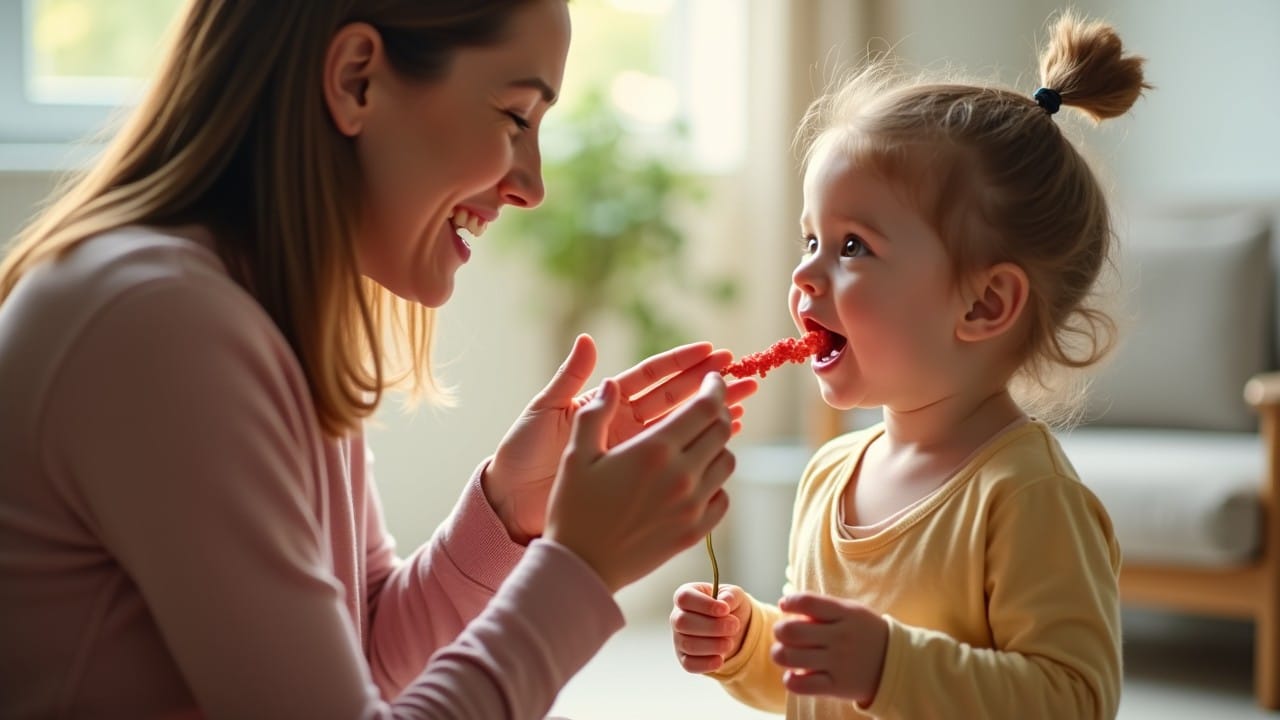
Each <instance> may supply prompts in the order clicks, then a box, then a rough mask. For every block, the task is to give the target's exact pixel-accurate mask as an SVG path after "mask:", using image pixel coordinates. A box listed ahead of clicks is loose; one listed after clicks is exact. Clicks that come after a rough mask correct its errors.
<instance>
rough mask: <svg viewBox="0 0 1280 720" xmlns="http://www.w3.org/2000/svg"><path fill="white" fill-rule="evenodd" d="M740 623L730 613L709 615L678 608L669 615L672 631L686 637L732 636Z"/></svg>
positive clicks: (739, 627) (739, 626)
mask: <svg viewBox="0 0 1280 720" xmlns="http://www.w3.org/2000/svg"><path fill="white" fill-rule="evenodd" d="M741 625H742V623H741V621H739V620H738V618H736V617H734V616H732V615H725V616H723V617H710V616H707V615H703V614H701V613H691V612H683V611H680V610H676V611H675V612H674V613H672V615H671V629H672V631H674V632H675V634H676V635H677V636H685V637H688V638H732V637H735V636H736V635H737V634H738V630H739V629H741Z"/></svg>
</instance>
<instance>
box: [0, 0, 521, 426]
mask: <svg viewBox="0 0 1280 720" xmlns="http://www.w3.org/2000/svg"><path fill="white" fill-rule="evenodd" d="M529 1H530V0H433V1H432V2H421V1H416V0H272V1H271V2H256V1H255V0H192V2H191V3H190V4H189V5H188V6H187V8H186V10H185V13H184V14H183V16H182V18H181V20H180V21H178V22H177V23H176V24H175V25H174V27H173V30H172V31H171V33H170V37H169V40H168V44H167V50H166V52H165V54H164V60H163V63H162V64H161V66H160V68H159V70H158V72H157V73H156V76H155V78H154V80H153V82H152V84H151V87H150V90H149V91H148V93H147V94H146V96H145V98H144V99H143V100H142V102H141V103H140V104H139V105H138V106H137V107H136V108H135V109H134V110H133V111H132V113H131V114H130V115H129V117H128V119H127V121H126V122H125V123H124V125H123V126H122V128H121V129H120V130H119V132H118V133H117V134H116V135H115V137H114V139H113V140H112V141H111V142H110V144H109V145H108V146H107V148H106V150H105V151H104V154H103V157H102V158H101V159H100V160H99V161H98V162H97V163H96V164H95V165H94V167H92V168H91V169H90V170H89V171H88V172H86V173H84V174H83V175H81V176H79V177H76V178H73V179H71V180H70V181H69V182H67V183H64V185H63V187H61V188H60V189H59V190H58V191H57V193H56V196H57V199H56V200H55V201H54V202H53V203H52V204H51V205H49V207H48V208H47V209H46V210H45V211H44V212H43V213H42V214H41V215H40V216H38V217H37V218H36V219H35V220H34V221H32V223H31V224H30V225H28V226H27V227H26V228H24V229H23V230H22V232H21V233H20V234H19V235H18V237H17V239H16V242H15V243H14V245H13V246H12V247H11V248H10V251H9V252H8V254H7V256H6V257H5V258H4V260H3V262H0V302H3V301H4V299H5V298H7V297H8V295H9V293H10V292H12V290H13V288H14V286H15V285H16V284H17V283H18V281H19V280H20V279H21V278H22V277H23V276H24V275H25V274H26V273H27V271H29V270H30V269H31V268H32V267H33V266H35V265H37V264H39V263H43V262H46V261H49V260H54V259H56V258H59V257H61V256H62V255H64V254H65V253H67V252H68V251H69V250H70V249H72V248H73V247H75V246H76V245H77V244H78V243H80V242H81V241H83V240H85V239H87V238H90V237H92V236H94V235H97V234H99V233H103V232H105V231H108V230H112V229H115V228H119V227H122V226H125V225H133V224H148V225H158V226H174V225H181V224H188V223H198V224H202V225H205V226H207V227H209V228H210V229H211V230H212V231H213V233H214V236H215V238H216V242H217V247H218V252H219V253H220V254H221V255H222V257H223V260H224V261H225V262H226V264H227V266H228V268H229V269H230V271H231V273H232V275H233V277H234V278H235V279H236V281H237V282H239V283H240V284H241V285H243V286H244V287H245V288H246V289H247V290H248V292H250V293H251V294H252V295H253V296H254V297H255V298H256V299H257V300H258V302H259V303H260V304H261V305H262V307H263V308H264V309H265V310H266V312H267V314H268V315H269V316H270V317H271V319H272V320H273V321H274V323H275V324H276V326H277V327H278V328H279V329H280V332H281V333H283V335H284V337H285V338H286V340H287V341H288V342H289V344H290V346H291V347H292V348H293V351H294V353H295V354H296V355H297V357H298V360H299V363H300V364H301V366H302V369H303V372H304V373H305V375H306V378H307V382H308V384H309V386H310V389H311V395H312V399H313V401H314V404H315V407H316V411H317V413H318V415H319V420H320V424H321V426H322V427H323V428H324V430H325V432H327V433H329V434H331V435H339V434H341V433H343V432H346V431H348V430H350V429H352V428H353V427H355V426H356V425H357V423H358V421H359V420H360V419H361V418H363V417H365V416H368V415H369V414H371V413H372V412H373V410H374V409H375V408H376V407H377V405H378V403H379V401H380V400H381V396H382V393H383V391H384V390H385V389H386V388H387V387H390V386H392V385H395V384H397V383H399V382H401V381H405V380H408V381H411V385H412V388H413V390H414V393H415V394H416V395H420V396H425V397H430V398H434V399H437V400H443V399H444V398H445V396H444V394H442V392H441V390H440V388H439V387H438V385H437V383H436V380H435V378H434V377H433V375H432V372H431V366H430V355H431V338H432V330H433V325H434V311H433V310H431V309H429V308H424V307H422V306H420V305H418V304H416V303H411V302H407V301H404V300H402V299H400V298H397V297H395V296H393V295H391V293H389V292H387V291H386V290H384V289H382V288H381V287H379V286H377V285H376V284H374V283H373V282H372V281H370V280H368V279H366V278H364V277H362V276H361V274H360V271H359V268H358V267H357V263H356V254H355V249H354V231H355V225H356V223H357V221H358V219H359V213H360V211H361V207H360V198H361V193H362V190H363V188H362V187H361V178H360V173H359V168H358V165H357V161H356V156H355V153H354V149H353V144H352V142H351V141H350V140H349V139H348V138H346V137H344V136H343V135H342V134H341V133H339V132H338V131H337V130H336V128H334V126H333V124H332V122H331V121H330V119H329V115H328V113H327V111H326V108H325V105H324V99H323V94H322V85H321V74H322V69H323V63H324V57H325V53H326V51H327V47H328V44H329V40H330V39H331V38H332V37H333V36H334V34H335V33H336V32H337V30H338V29H339V28H341V27H343V26H344V25H346V24H348V23H351V22H366V23H369V24H370V25H372V26H373V27H375V28H377V29H378V31H379V32H380V33H381V35H382V39H383V46H384V48H385V51H386V53H387V56H388V59H389V61H390V62H391V64H392V66H393V67H395V68H396V70H397V71H398V72H400V73H402V74H404V75H405V76H407V77H410V78H413V79H416V80H420V81H430V80H432V79H436V78H438V77H440V76H441V75H442V74H443V73H444V72H446V70H447V68H448V64H449V61H450V59H451V58H452V56H453V52H454V50H456V49H457V48H459V47H467V46H484V45H490V44H493V43H495V42H498V41H499V40H500V39H501V38H502V36H503V33H504V31H505V29H506V21H507V18H508V17H509V16H510V14H511V12H512V11H513V10H514V9H515V8H516V7H518V6H520V5H522V4H524V3H526V2H529Z"/></svg>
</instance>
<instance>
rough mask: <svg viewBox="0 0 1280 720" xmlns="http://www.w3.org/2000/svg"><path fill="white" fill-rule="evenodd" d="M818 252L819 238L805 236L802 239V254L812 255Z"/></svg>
mask: <svg viewBox="0 0 1280 720" xmlns="http://www.w3.org/2000/svg"><path fill="white" fill-rule="evenodd" d="M816 252H818V238H816V237H814V236H812V235H804V236H802V237H801V238H800V254H802V255H812V254H814V253H816Z"/></svg>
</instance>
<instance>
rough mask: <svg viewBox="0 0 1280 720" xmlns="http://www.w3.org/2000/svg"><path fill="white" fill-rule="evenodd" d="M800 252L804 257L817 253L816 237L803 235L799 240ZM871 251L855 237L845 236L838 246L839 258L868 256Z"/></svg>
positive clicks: (863, 241)
mask: <svg viewBox="0 0 1280 720" xmlns="http://www.w3.org/2000/svg"><path fill="white" fill-rule="evenodd" d="M800 250H801V253H802V254H804V255H812V254H814V253H816V252H818V238H817V236H816V235H804V236H802V237H801V238H800ZM870 254H871V249H870V248H868V247H867V243H866V241H865V240H863V239H862V238H861V237H858V236H857V235H845V236H844V240H843V241H842V242H841V244H840V257H846V258H855V257H860V256H862V255H870Z"/></svg>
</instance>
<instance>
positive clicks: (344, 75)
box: [324, 23, 382, 137]
mask: <svg viewBox="0 0 1280 720" xmlns="http://www.w3.org/2000/svg"><path fill="white" fill-rule="evenodd" d="M381 55H382V36H381V35H379V34H378V31H377V29H375V28H374V27H373V26H372V25H369V24H368V23H351V24H349V25H345V26H343V27H342V28H341V29H340V30H338V32H337V33H336V34H335V35H334V36H333V39H332V40H330V41H329V49H328V51H327V52H326V53H325V58H324V101H325V105H326V106H328V108H329V116H330V117H331V118H333V124H334V125H335V126H336V127H337V128H338V132H340V133H342V134H343V135H346V136H347V137H355V136H356V135H359V134H360V131H361V130H363V129H364V122H365V117H366V116H367V115H368V110H369V98H368V92H369V82H370V77H371V75H372V73H373V70H374V68H375V66H376V64H377V63H378V62H379V59H380V57H381Z"/></svg>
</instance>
